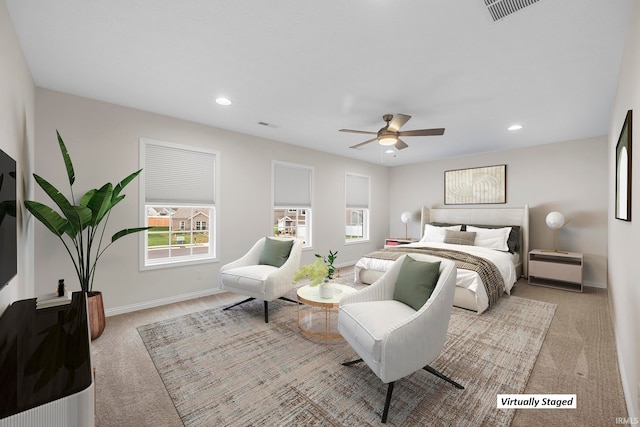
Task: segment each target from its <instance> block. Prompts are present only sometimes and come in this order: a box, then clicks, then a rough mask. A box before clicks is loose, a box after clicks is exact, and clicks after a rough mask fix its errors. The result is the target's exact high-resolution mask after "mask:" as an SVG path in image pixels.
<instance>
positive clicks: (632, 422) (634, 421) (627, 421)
mask: <svg viewBox="0 0 640 427" xmlns="http://www.w3.org/2000/svg"><path fill="white" fill-rule="evenodd" d="M616 424H619V425H628V426H636V425H638V424H640V418H638V417H616Z"/></svg>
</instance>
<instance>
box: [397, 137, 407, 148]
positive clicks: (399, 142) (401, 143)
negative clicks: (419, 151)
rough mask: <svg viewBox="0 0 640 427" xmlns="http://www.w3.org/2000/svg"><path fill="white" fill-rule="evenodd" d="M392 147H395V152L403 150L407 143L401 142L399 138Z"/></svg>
mask: <svg viewBox="0 0 640 427" xmlns="http://www.w3.org/2000/svg"><path fill="white" fill-rule="evenodd" d="M394 147H396V150H404V149H405V148H407V147H408V145H407V143H406V142H404V141H403V140H401V139H400V138H398V142H396V144H395V145H394Z"/></svg>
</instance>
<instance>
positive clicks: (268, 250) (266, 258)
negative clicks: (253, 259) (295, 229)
mask: <svg viewBox="0 0 640 427" xmlns="http://www.w3.org/2000/svg"><path fill="white" fill-rule="evenodd" d="M292 246H293V240H278V239H272V238H270V237H267V239H266V240H265V242H264V246H263V248H262V253H261V254H260V261H259V263H260V264H264V265H272V266H274V267H278V268H280V267H282V264H284V263H285V262H287V259H289V253H291V247H292Z"/></svg>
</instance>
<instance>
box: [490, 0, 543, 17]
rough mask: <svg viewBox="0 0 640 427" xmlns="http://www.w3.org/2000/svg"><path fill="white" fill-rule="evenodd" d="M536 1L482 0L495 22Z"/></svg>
mask: <svg viewBox="0 0 640 427" xmlns="http://www.w3.org/2000/svg"><path fill="white" fill-rule="evenodd" d="M538 1H540V0H484V3H485V5H486V6H487V9H488V10H489V14H490V15H491V18H492V19H493V20H494V22H495V21H499V20H501V19H502V18H505V17H507V16H509V15H511V14H512V13H515V12H517V11H519V10H520V9H524V8H525V7H527V6H531V5H532V4H534V3H537V2H538Z"/></svg>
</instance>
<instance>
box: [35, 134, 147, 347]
mask: <svg viewBox="0 0 640 427" xmlns="http://www.w3.org/2000/svg"><path fill="white" fill-rule="evenodd" d="M56 135H57V137H58V144H59V146H60V152H61V153H62V158H63V160H64V165H65V167H66V170H67V177H68V180H69V188H70V192H71V200H69V199H67V198H66V197H65V196H64V195H63V194H62V193H61V192H60V191H58V189H57V188H55V187H54V186H53V185H52V184H51V183H49V182H48V181H47V180H45V179H44V178H42V177H41V176H39V175H37V174H35V173H34V174H33V177H34V178H35V180H36V182H37V183H38V185H39V186H40V188H42V189H43V190H44V192H45V193H46V194H47V195H48V196H49V197H50V198H51V200H53V201H54V202H55V204H56V205H57V206H58V208H59V209H60V212H61V213H62V214H60V213H58V212H57V211H56V210H54V209H53V208H51V207H49V206H47V205H45V204H43V203H39V202H36V201H33V200H27V201H25V202H24V206H25V208H26V209H27V210H28V211H29V212H30V213H31V214H32V215H33V216H34V217H35V218H36V219H37V220H38V221H40V222H41V223H42V224H44V226H45V227H47V229H48V230H49V231H51V232H52V233H53V234H55V235H56V236H57V237H58V238H59V239H60V241H61V242H62V244H63V246H64V248H65V249H66V251H67V253H68V254H69V256H70V257H71V261H72V262H73V266H74V267H75V270H76V274H77V276H78V281H79V282H80V288H81V289H82V292H84V293H85V294H86V295H87V300H88V301H89V304H88V305H89V323H90V329H91V339H95V338H97V337H99V336H100V335H101V334H102V332H103V331H104V327H105V319H104V306H103V303H102V293H101V292H95V291H93V280H94V278H95V272H96V266H97V265H98V260H99V259H100V257H101V256H102V254H104V252H105V251H106V250H107V248H109V246H111V245H112V244H113V243H114V242H115V241H116V240H118V239H120V238H121V237H124V236H126V235H128V234H132V233H137V232H139V231H143V230H148V229H149V227H138V228H126V229H124V230H120V231H118V232H117V233H115V234H114V235H113V236H111V240H110V241H109V242H103V237H104V233H105V229H106V226H107V222H108V221H109V215H110V214H111V210H112V209H113V208H114V207H115V206H116V205H117V204H118V203H120V202H121V201H122V199H124V197H125V195H124V194H121V192H122V190H123V189H124V187H126V186H127V184H129V183H130V182H131V181H133V180H134V179H135V178H136V177H137V176H138V175H139V174H140V172H142V169H140V170H138V171H137V172H134V173H132V174H131V175H129V176H127V177H126V178H125V179H123V180H122V181H120V182H119V183H118V184H117V185H115V186H114V185H113V184H111V183H107V184H105V185H103V186H102V187H100V188H99V189H92V190H89V191H87V192H86V193H85V194H84V195H83V196H82V197H80V198H79V199H76V197H75V195H74V193H73V184H74V182H75V172H74V170H73V163H72V162H71V158H70V156H69V153H68V152H67V147H66V146H65V144H64V141H63V140H62V137H60V133H59V132H58V131H56ZM103 243H104V245H103Z"/></svg>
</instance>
